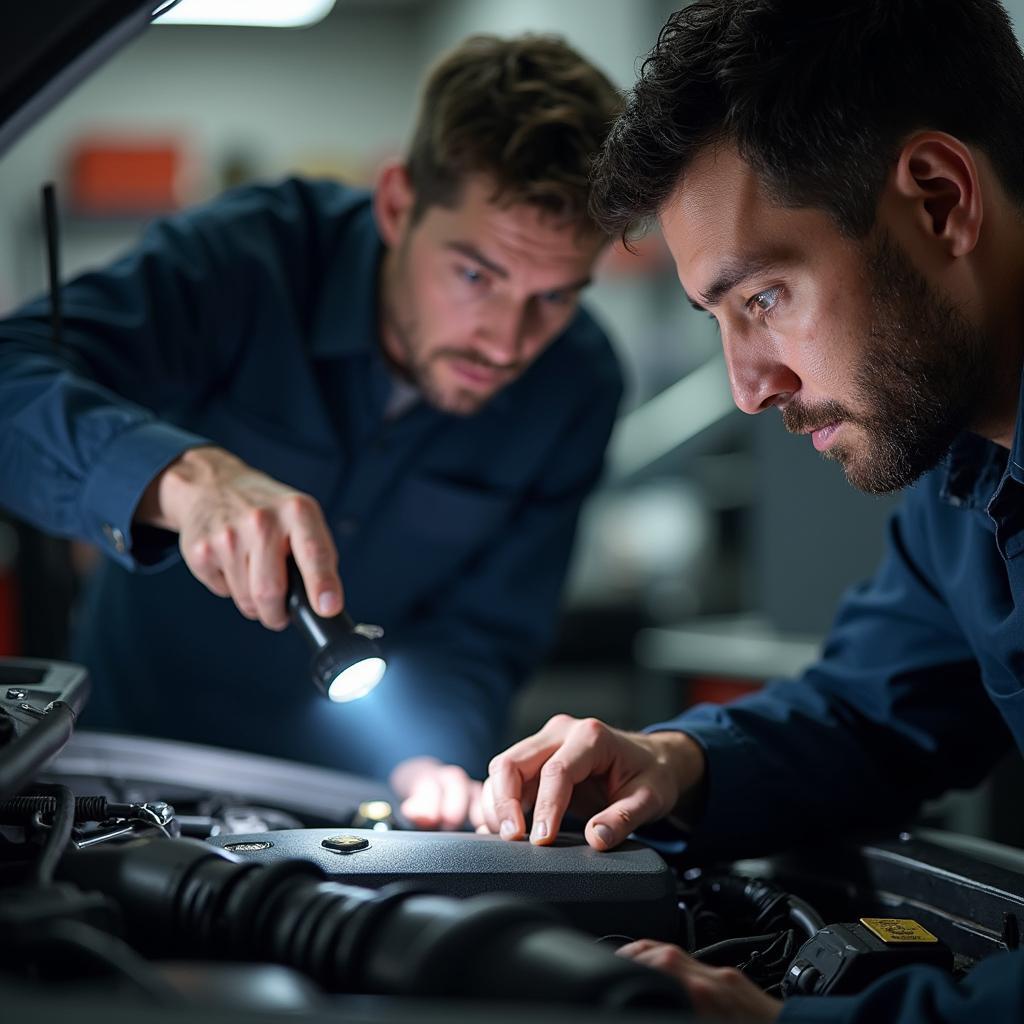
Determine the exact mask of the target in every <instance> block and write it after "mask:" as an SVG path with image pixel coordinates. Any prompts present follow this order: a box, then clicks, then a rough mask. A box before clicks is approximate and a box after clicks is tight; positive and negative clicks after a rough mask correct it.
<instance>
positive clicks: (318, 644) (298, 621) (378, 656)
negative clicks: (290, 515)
mask: <svg viewBox="0 0 1024 1024" xmlns="http://www.w3.org/2000/svg"><path fill="white" fill-rule="evenodd" d="M286 600H287V607H288V615H289V617H290V618H291V620H292V623H293V624H294V625H295V628H296V629H297V630H298V631H299V632H300V633H301V634H302V635H303V636H304V637H305V638H306V640H307V641H308V642H309V645H310V646H311V647H312V648H313V658H312V661H311V662H310V666H309V667H310V671H311V672H312V674H313V682H314V684H315V685H316V687H317V689H319V690H320V691H321V692H322V693H324V694H325V695H326V696H327V697H328V698H329V699H330V700H332V701H335V702H336V703H339V704H342V703H346V702H347V701H351V700H358V699H359V698H360V697H365V696H366V695H367V694H368V693H369V692H370V691H371V690H372V689H373V688H374V687H375V686H376V685H377V684H378V683H379V682H380V680H381V677H382V676H383V675H384V670H385V669H386V668H387V662H386V661H385V660H384V655H383V654H382V653H381V650H380V648H379V647H378V646H377V641H378V640H379V639H380V638H381V637H382V636H383V635H384V630H383V629H381V628H380V626H371V625H367V624H366V623H362V622H360V623H358V624H357V623H355V622H353V621H352V616H351V615H349V614H348V612H346V611H341V612H339V613H338V614H337V615H335V616H333V617H332V618H329V619H327V618H324V617H322V616H320V615H317V613H316V612H315V611H313V607H312V605H311V604H310V603H309V597H308V595H307V594H306V587H305V585H304V584H303V582H302V576H301V574H300V573H299V567H298V566H297V565H296V564H295V559H294V558H292V557H291V556H290V555H289V556H288V597H287V599H286Z"/></svg>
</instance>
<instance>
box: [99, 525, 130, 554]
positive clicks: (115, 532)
mask: <svg viewBox="0 0 1024 1024" xmlns="http://www.w3.org/2000/svg"><path fill="white" fill-rule="evenodd" d="M103 536H104V537H106V538H107V540H108V541H110V543H111V544H112V545H113V548H114V550H115V551H116V552H117V553H118V554H119V555H123V554H124V553H125V551H127V550H128V545H127V544H126V543H125V540H124V533H123V532H122V531H121V530H119V529H118V528H117V527H116V526H111V525H110V523H104V524H103Z"/></svg>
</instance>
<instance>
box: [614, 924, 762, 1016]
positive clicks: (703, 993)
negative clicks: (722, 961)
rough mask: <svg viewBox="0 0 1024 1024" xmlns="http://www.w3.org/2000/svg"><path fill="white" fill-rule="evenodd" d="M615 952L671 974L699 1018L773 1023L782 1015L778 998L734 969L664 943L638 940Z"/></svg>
mask: <svg viewBox="0 0 1024 1024" xmlns="http://www.w3.org/2000/svg"><path fill="white" fill-rule="evenodd" d="M616 953H617V955H618V956H623V957H625V958H626V959H627V960H636V962H637V963H641V964H646V965H647V966H648V967H653V968H654V969H655V970H657V971H664V972H665V973H666V974H669V975H671V976H672V977H673V978H675V979H676V981H678V982H679V984H680V985H682V986H683V988H684V989H686V994H687V995H688V996H689V997H690V1002H691V1003H693V1008H694V1010H696V1011H697V1013H698V1014H699V1015H700V1016H702V1017H712V1018H714V1019H715V1020H722V1021H725V1020H739V1021H764V1022H765V1024H773V1022H774V1021H776V1020H777V1019H778V1017H779V1014H780V1013H781V1012H782V1003H781V1002H780V1001H779V1000H778V999H773V998H772V997H771V996H770V995H768V994H767V993H765V992H763V991H762V990H761V989H759V988H758V987H757V985H755V984H754V983H753V982H752V981H751V980H750V979H749V978H748V977H747V976H746V975H745V974H742V973H741V972H740V971H737V970H736V968H735V967H709V966H708V965H707V964H702V963H701V962H700V961H698V960H694V959H693V957H691V956H687V954H686V953H684V952H683V951H682V950H681V949H680V948H679V947H678V946H671V945H669V944H668V943H667V942H654V941H653V940H652V939H641V940H640V941H639V942H631V943H630V944H629V945H628V946H623V947H622V948H621V949H619V950H616Z"/></svg>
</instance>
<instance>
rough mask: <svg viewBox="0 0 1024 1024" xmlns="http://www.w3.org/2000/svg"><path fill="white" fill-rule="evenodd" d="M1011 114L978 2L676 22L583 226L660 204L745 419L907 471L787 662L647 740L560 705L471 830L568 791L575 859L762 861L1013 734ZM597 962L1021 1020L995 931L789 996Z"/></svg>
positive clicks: (895, 1011)
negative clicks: (662, 832)
mask: <svg viewBox="0 0 1024 1024" xmlns="http://www.w3.org/2000/svg"><path fill="white" fill-rule="evenodd" d="M1022 125H1024V58H1022V55H1021V52H1020V49H1019V47H1018V45H1017V42H1016V40H1015V38H1014V34H1013V30H1012V27H1011V25H1010V21H1009V18H1008V16H1007V13H1006V11H1005V10H1004V9H1003V7H1002V6H1001V5H1000V4H999V3H998V2H997V0H903V2H900V3H893V2H892V0H834V2H829V3H806V2H803V0H696V2H694V3H692V4H689V5H688V6H687V7H685V8H684V9H683V10H681V11H679V12H678V13H677V14H675V15H673V16H672V17H671V18H670V20H669V22H668V24H667V25H666V27H665V28H664V30H663V31H662V34H661V36H660V38H659V41H658V44H657V45H656V46H655V48H654V50H653V51H652V53H651V54H650V56H649V58H648V60H647V61H646V63H645V64H644V65H643V69H642V72H641V76H640V80H639V82H638V83H637V85H636V88H635V90H634V92H633V94H632V96H631V98H630V99H629V100H628V101H627V105H626V108H625V111H624V112H623V114H622V115H621V117H620V118H619V120H618V121H617V123H616V125H615V127H614V128H613V129H612V132H611V134H610V136H609V139H608V142H607V143H606V145H605V148H604V150H603V153H602V157H601V159H600V160H599V161H598V164H597V168H596V176H595V190H594V208H595V210H596V212H597V216H598V219H599V220H600V221H601V222H602V223H603V224H604V225H605V227H606V228H607V229H608V230H610V231H619V232H625V231H628V230H629V229H631V228H633V227H634V226H635V225H637V224H638V223H643V222H645V221H648V220H650V219H656V220H657V221H658V223H659V225H660V227H661V229H662V231H663V233H664V235H665V238H666V240H667V242H668V245H669V248H670V249H671V251H672V255H673V257H674V259H675V263H676V268H677V271H678V275H679V279H680V282H681V284H682V286H683V288H684V289H685V291H686V294H687V296H688V297H689V299H690V301H691V302H692V303H693V305H694V306H695V307H697V308H698V309H700V310H706V311H708V312H709V313H710V314H711V315H712V316H713V317H714V318H715V320H716V321H717V322H718V326H719V329H720V332H721V339H722V346H723V350H724V353H725V359H726V363H727V366H728V370H729V378H730V382H731V386H732V391H733V396H734V398H735V401H736V404H737V405H738V406H739V407H740V408H741V409H742V410H743V411H745V412H748V413H760V412H765V411H768V410H773V409H775V410H778V411H779V412H780V413H781V416H782V420H783V423H784V424H785V426H786V427H787V428H788V429H789V430H791V431H794V432H797V433H800V434H806V435H809V439H810V441H811V442H812V443H813V444H814V446H815V447H816V448H817V449H818V450H819V451H821V452H823V453H824V454H825V455H826V456H827V457H829V458H833V459H835V460H837V461H838V462H839V463H840V464H841V465H842V466H843V468H844V470H845V472H846V474H847V476H848V477H849V480H850V482H851V483H852V484H853V485H854V486H856V487H858V488H861V489H862V490H865V491H868V492H872V493H883V492H887V491H893V490H896V489H898V488H902V487H910V490H909V491H908V493H907V495H906V499H905V501H904V503H903V505H902V507H901V508H900V509H899V510H898V511H897V512H896V514H895V515H894V516H893V518H892V520H891V525H890V528H889V534H888V545H887V550H886V554H885V557H884V560H883V562H882V565H881V567H880V568H879V569H878V571H877V573H876V575H875V576H874V578H873V579H872V580H871V581H870V582H869V583H867V584H865V585H863V586H861V587H858V588H857V589H855V590H853V591H851V592H850V593H849V595H848V596H847V597H846V599H845V601H844V603H843V605H842V607H841V608H840V611H839V614H838V617H837V619H836V622H835V625H834V627H833V630H832V632H831V635H830V636H829V638H828V640H827V642H826V645H825V648H824V651H823V653H822V656H821V659H820V660H819V661H818V663H817V664H815V665H814V666H812V667H811V668H810V669H808V670H807V671H806V672H805V673H804V675H803V676H802V677H801V678H800V679H797V680H791V681H782V682H777V683H774V684H771V685H769V686H767V687H766V688H765V689H764V690H763V691H760V692H758V693H757V694H755V695H752V696H750V697H747V698H745V699H743V700H740V701H737V702H735V703H733V704H731V705H728V706H725V707H718V706H714V707H712V706H703V707H698V708H695V709H693V710H690V711H688V712H687V713H685V714H683V715H681V716H680V717H678V718H676V719H674V720H672V721H669V722H664V723H661V724H659V725H655V726H652V727H651V728H650V729H648V730H646V731H645V732H643V733H626V732H622V731H619V730H616V729H611V728H609V727H607V726H605V725H603V724H602V723H600V722H597V721H595V720H593V719H587V720H582V721H577V720H574V719H571V718H569V717H567V716H559V717H557V718H554V719H552V720H551V721H550V722H549V723H548V724H547V725H546V726H545V727H544V729H542V730H541V731H540V732H539V733H537V734H536V735H534V736H531V737H528V738H527V739H525V740H523V741H522V742H520V743H518V744H516V745H515V746H514V747H512V748H511V749H510V750H508V751H506V752H505V753H503V754H501V755H499V756H498V757H497V758H495V759H494V760H493V761H492V763H491V767H490V774H489V777H488V779H487V781H486V783H485V786H484V812H485V818H486V822H487V827H488V828H489V829H490V830H492V831H494V832H498V833H500V834H501V835H502V836H504V837H505V838H507V839H516V838H521V837H523V836H524V835H525V834H526V819H525V816H524V812H526V811H530V810H531V809H532V825H531V828H530V833H529V835H530V839H531V841H533V842H535V843H539V844H547V843H550V842H552V841H553V840H554V838H555V837H556V836H557V834H558V830H559V828H560V825H561V822H562V818H563V816H564V814H565V813H566V811H567V810H568V809H570V808H572V809H573V811H574V812H575V813H576V814H577V815H581V816H583V817H584V818H585V819H586V820H587V823H586V837H587V840H588V842H589V843H590V844H591V845H592V846H593V847H595V848H596V849H598V850H608V849H611V848H612V847H614V846H616V845H617V844H618V843H620V842H622V840H623V839H625V838H626V836H627V835H629V834H630V833H631V832H632V831H634V830H635V829H638V828H641V827H643V826H645V825H649V824H650V823H652V822H655V821H660V822H661V825H660V828H662V829H669V830H675V831H676V833H677V835H679V834H680V833H681V834H682V836H683V837H684V838H685V841H686V842H687V844H688V852H689V853H690V854H692V855H693V856H694V857H696V858H700V859H710V858H735V857H741V856H749V855H757V854H762V853H767V852H771V851H774V850H779V849H781V848H786V847H791V846H792V845H793V844H796V843H800V842H801V841H808V840H814V839H818V838H820V836H822V835H829V836H833V835H836V834H841V833H843V832H848V831H850V830H853V829H856V828H860V827H864V826H879V825H892V824H894V823H897V822H902V821H904V820H906V819H907V818H908V817H910V816H911V815H913V813H914V812H915V810H916V809H917V808H918V807H919V806H920V804H921V803H922V801H924V800H926V799H929V798H931V797H935V796H938V795H939V794H941V793H943V792H945V791H946V790H948V789H949V788H951V787H954V786H972V785H975V784H976V783H978V782H979V781H980V780H981V779H982V778H983V777H984V776H985V774H986V773H987V772H988V771H989V770H990V769H991V768H992V767H993V765H994V764H995V763H996V762H997V760H998V759H999V758H1000V757H1001V756H1002V755H1003V754H1004V753H1005V752H1006V751H1007V750H1009V749H1011V748H1012V747H1013V746H1016V747H1017V748H1018V749H1024V408H1022V404H1021V400H1020V397H1021V391H1022V367H1024V149H1022V146H1021V126H1022ZM911 485H913V486H911ZM793 557H795V558H798V557H800V552H799V550H795V551H794V552H793ZM621 952H622V953H623V955H625V956H630V957H634V958H636V959H638V960H640V961H642V962H644V963H648V964H650V965H651V966H655V967H660V968H662V969H664V970H667V971H669V972H671V973H672V974H673V975H675V976H676V977H677V978H678V979H679V981H680V982H681V984H683V985H684V987H685V988H686V989H687V991H688V992H689V994H690V996H691V998H692V1001H693V1003H694V1006H695V1007H696V1009H697V1010H698V1011H700V1012H702V1013H707V1014H709V1015H712V1016H713V1017H714V1019H716V1020H731V1019H737V1020H744V1021H754V1020H761V1021H775V1020H780V1021H786V1022H789V1021H816V1022H837V1024H839V1022H842V1024H853V1022H857V1024H862V1022H863V1024H867V1022H871V1024H874V1022H880V1021H885V1022H889V1024H916V1022H919V1021H925V1020H927V1021H933V1022H939V1024H942V1022H946V1024H954V1022H965V1024H966V1022H973V1021H975V1020H980V1019H985V1020H999V1021H1009V1020H1020V1019H1022V1017H1024V952H1020V951H1017V952H1009V953H1005V954H1001V955H997V956H992V957H990V958H987V959H985V960H984V961H983V962H982V963H981V964H980V965H979V966H977V967H976V968H975V969H974V970H973V971H972V972H970V974H969V975H968V976H967V978H966V979H965V980H964V981H962V982H960V983H954V981H953V979H952V978H951V977H950V976H948V975H945V974H943V973H942V972H939V971H936V970H933V969H928V968H919V969H914V968H911V969H907V970H904V971H899V972H896V973H893V974H891V975H889V976H887V977H885V978H883V979H882V980H880V981H879V982H877V983H876V984H875V985H873V986H871V987H870V988H868V989H867V990H866V991H865V992H864V993H862V994H860V995H857V996H849V997H843V998H827V999H824V998H807V997H805V998H792V999H790V1000H788V1001H787V1002H786V1003H785V1004H782V1003H780V1002H779V1001H778V1000H776V999H774V998H772V997H770V996H768V995H767V994H766V993H764V992H762V991H761V990H760V989H759V988H757V987H756V986H755V985H754V984H753V983H752V982H750V981H749V980H747V978H746V977H745V976H744V975H742V974H740V973H739V972H737V971H728V970H722V969H718V968H712V967H709V966H706V965H704V964H702V963H698V962H696V961H694V960H693V959H692V958H690V957H688V956H687V955H686V954H685V953H684V952H683V951H681V950H679V949H678V948H676V947H674V946H667V945H665V944H662V943H655V942H648V941H641V942H638V943H634V944H632V945H630V946H627V947H626V948H625V949H623V950H622V951H621Z"/></svg>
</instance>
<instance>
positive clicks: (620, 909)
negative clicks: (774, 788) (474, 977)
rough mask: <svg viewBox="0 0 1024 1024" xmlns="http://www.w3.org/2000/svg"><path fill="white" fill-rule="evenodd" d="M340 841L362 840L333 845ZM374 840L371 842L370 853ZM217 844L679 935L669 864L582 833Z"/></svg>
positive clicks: (338, 873)
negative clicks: (517, 899) (535, 839)
mask: <svg viewBox="0 0 1024 1024" xmlns="http://www.w3.org/2000/svg"><path fill="white" fill-rule="evenodd" d="M338 836H351V837H353V839H354V840H359V841H353V840H349V841H348V842H345V841H342V842H333V843H330V844H329V846H328V847H325V846H324V845H323V843H324V841H325V840H331V839H335V838H336V837H338ZM364 840H365V841H366V843H367V844H368V845H366V846H365V848H360V847H362V846H363V843H362V841H364ZM208 842H210V843H212V844H213V845H215V846H219V847H221V848H223V849H226V850H229V851H230V852H232V853H234V854H236V855H237V856H240V857H243V858H245V859H251V860H255V861H259V862H260V863H263V864H272V863H274V862H276V861H279V860H284V859H286V858H293V857H301V858H302V859H304V860H309V861H313V862H314V863H315V864H317V865H318V866H319V867H321V868H323V870H324V871H326V872H327V873H328V874H329V875H331V876H332V878H333V879H334V880H336V881H339V882H346V883H350V884H352V885H363V886H369V887H370V888H380V887H381V886H384V885H389V884H391V883H394V882H407V883H411V884H412V885H414V886H416V887H417V888H419V889H422V890H424V891H426V892H436V893H443V894H445V895H448V896H476V895H479V894H481V893H495V892H503V893H514V894H515V895H517V896H521V897H524V898H526V899H529V900H535V901H537V902H541V903H544V904H546V905H547V906H550V907H554V908H555V909H556V910H558V911H559V912H561V913H562V914H563V916H564V917H565V918H566V919H567V921H568V922H569V923H570V924H573V925H575V926H576V927H577V928H582V929H583V930H584V931H588V932H590V933H591V934H593V935H625V936H630V937H633V938H654V939H666V940H671V939H674V938H675V937H676V935H677V917H678V910H677V907H676V898H675V879H674V877H673V875H672V872H671V870H670V869H669V867H668V865H667V864H666V863H665V861H664V860H662V858H661V857H660V856H658V854H657V853H655V852H654V851H653V850H651V849H649V848H648V847H646V846H642V845H641V844H639V843H631V842H630V843H624V844H623V845H622V846H620V847H619V848H617V849H615V850H612V851H610V852H608V853H598V852H597V851H596V850H593V849H591V848H590V847H589V846H587V844H586V842H585V841H584V840H583V839H582V837H578V836H562V837H559V839H558V840H557V841H556V842H555V844H554V845H553V846H547V847H538V846H531V845H530V844H529V843H526V842H519V843H509V842H506V841H504V840H502V839H499V838H498V837H497V836H489V835H476V834H474V833H463V832H454V833H453V832H376V831H371V830H368V829H295V830H288V831H279V832H262V833H256V834H253V835H225V836H217V837H214V838H212V839H210V840H208ZM330 847H335V848H338V847H341V848H345V847H347V848H349V849H350V850H351V852H347V853H337V852H332V849H331V848H330Z"/></svg>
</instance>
